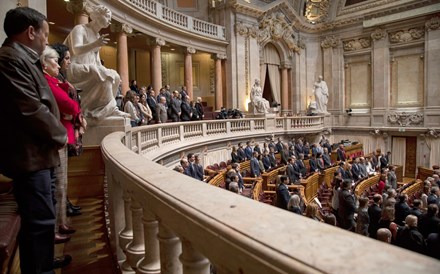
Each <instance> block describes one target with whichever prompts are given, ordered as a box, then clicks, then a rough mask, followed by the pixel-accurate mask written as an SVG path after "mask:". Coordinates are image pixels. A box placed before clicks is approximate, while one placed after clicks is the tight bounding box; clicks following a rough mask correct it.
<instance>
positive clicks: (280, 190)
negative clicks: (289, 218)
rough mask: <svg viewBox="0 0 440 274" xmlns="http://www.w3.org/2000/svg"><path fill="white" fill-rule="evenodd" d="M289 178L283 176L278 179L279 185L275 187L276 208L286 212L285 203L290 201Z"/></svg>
mask: <svg viewBox="0 0 440 274" xmlns="http://www.w3.org/2000/svg"><path fill="white" fill-rule="evenodd" d="M287 184H289V177H287V176H285V175H283V176H281V177H280V184H279V185H278V187H277V207H279V208H282V209H286V210H287V203H288V202H289V200H290V194H289V189H288V188H287Z"/></svg>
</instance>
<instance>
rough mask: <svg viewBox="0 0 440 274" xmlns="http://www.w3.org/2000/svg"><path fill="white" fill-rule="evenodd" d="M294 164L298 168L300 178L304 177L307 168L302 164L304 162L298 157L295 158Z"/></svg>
mask: <svg viewBox="0 0 440 274" xmlns="http://www.w3.org/2000/svg"><path fill="white" fill-rule="evenodd" d="M296 165H297V166H298V170H299V172H300V173H301V176H302V178H305V177H306V175H307V168H306V166H305V165H304V162H303V161H302V160H300V159H298V160H296Z"/></svg>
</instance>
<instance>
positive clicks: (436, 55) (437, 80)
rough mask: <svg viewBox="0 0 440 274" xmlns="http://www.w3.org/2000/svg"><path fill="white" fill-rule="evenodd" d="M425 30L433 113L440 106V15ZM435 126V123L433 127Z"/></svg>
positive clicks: (429, 104)
mask: <svg viewBox="0 0 440 274" xmlns="http://www.w3.org/2000/svg"><path fill="white" fill-rule="evenodd" d="M425 29H426V35H425V57H424V58H425V62H426V65H425V68H426V73H425V75H426V76H425V77H426V78H425V79H426V85H425V87H426V91H425V92H426V104H425V106H427V107H429V108H432V111H433V112H437V111H438V106H439V105H440V96H438V95H439V93H440V77H439V75H440V68H439V63H440V46H439V45H440V15H439V14H436V15H433V17H431V18H430V19H429V20H427V21H426V22H425ZM434 109H436V110H434ZM437 113H438V112H437ZM437 121H438V120H437ZM437 123H438V122H437ZM434 124H435V122H433V124H432V125H434ZM431 152H432V151H431Z"/></svg>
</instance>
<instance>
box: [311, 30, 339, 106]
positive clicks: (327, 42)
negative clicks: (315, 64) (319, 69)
mask: <svg viewBox="0 0 440 274" xmlns="http://www.w3.org/2000/svg"><path fill="white" fill-rule="evenodd" d="M341 45H342V44H341V42H340V41H339V39H338V38H336V37H334V36H327V37H325V38H324V39H323V40H322V42H321V48H322V51H323V68H324V71H323V74H322V76H323V77H324V81H325V82H326V83H327V87H328V89H329V91H328V92H329V100H328V103H327V111H329V110H342V109H343V107H344V96H343V92H342V84H341V83H342V79H343V77H342V65H341V66H339V62H340V60H341V58H340V54H339V50H338V49H339V48H340V47H341ZM317 76H318V75H316V77H317ZM316 80H317V79H315V81H316Z"/></svg>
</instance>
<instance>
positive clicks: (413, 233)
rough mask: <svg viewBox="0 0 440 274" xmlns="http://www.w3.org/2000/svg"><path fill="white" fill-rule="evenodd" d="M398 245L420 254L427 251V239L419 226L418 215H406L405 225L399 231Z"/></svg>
mask: <svg viewBox="0 0 440 274" xmlns="http://www.w3.org/2000/svg"><path fill="white" fill-rule="evenodd" d="M396 245H398V246H400V247H402V248H405V249H408V250H411V251H414V252H418V253H420V254H424V253H425V249H426V246H425V240H424V238H423V235H422V233H420V232H419V230H418V228H417V217H416V216H414V215H408V216H406V218H405V227H404V228H402V229H400V230H399V232H398V233H397V238H396Z"/></svg>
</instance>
